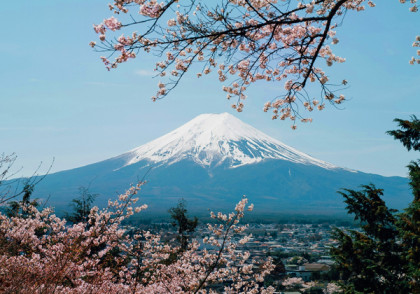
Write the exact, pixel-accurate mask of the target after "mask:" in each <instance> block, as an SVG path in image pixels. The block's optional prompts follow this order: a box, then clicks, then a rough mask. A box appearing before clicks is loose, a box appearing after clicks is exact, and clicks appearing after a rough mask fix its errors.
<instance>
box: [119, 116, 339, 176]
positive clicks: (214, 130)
mask: <svg viewBox="0 0 420 294" xmlns="http://www.w3.org/2000/svg"><path fill="white" fill-rule="evenodd" d="M119 158H124V160H125V161H126V163H125V165H124V166H128V165H132V164H134V163H136V162H139V161H143V160H147V161H150V162H153V163H155V164H156V163H157V164H159V165H160V164H168V165H170V164H173V163H175V162H179V161H181V160H184V159H190V160H193V161H194V162H196V163H197V164H200V165H201V166H204V167H206V166H207V167H209V166H218V165H220V164H222V163H228V166H229V167H230V168H235V167H239V166H243V165H247V164H253V163H258V162H261V161H263V160H264V159H281V160H286V161H290V162H295V163H302V164H307V165H316V166H319V167H322V168H326V169H336V168H338V167H336V166H334V165H332V164H330V163H327V162H324V161H321V160H318V159H315V158H313V157H311V156H309V155H307V154H304V153H302V152H300V151H298V150H296V149H294V148H291V147H289V146H287V145H285V144H283V143H282V142H280V141H278V140H276V139H274V138H271V137H270V136H268V135H266V134H264V133H262V132H260V131H259V130H257V129H255V128H254V127H252V126H250V125H248V124H246V123H244V122H242V121H241V120H239V119H238V118H236V117H234V116H233V115H231V114H228V113H222V114H202V115H199V116H197V117H196V118H194V119H192V120H191V121H189V122H187V123H186V124H184V125H182V126H181V127H179V128H177V129H175V130H174V131H172V132H170V133H168V134H166V135H164V136H162V137H159V138H157V139H155V140H153V141H151V142H149V143H147V144H144V145H142V146H140V147H137V148H135V149H133V150H131V151H129V152H127V153H125V154H123V155H121V156H119Z"/></svg>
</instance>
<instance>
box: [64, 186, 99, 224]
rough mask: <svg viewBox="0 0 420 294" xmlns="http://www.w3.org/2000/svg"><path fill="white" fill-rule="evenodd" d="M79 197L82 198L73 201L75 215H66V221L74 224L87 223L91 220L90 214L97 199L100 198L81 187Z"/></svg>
mask: <svg viewBox="0 0 420 294" xmlns="http://www.w3.org/2000/svg"><path fill="white" fill-rule="evenodd" d="M79 195H80V196H79V197H78V198H75V199H73V200H72V201H71V202H72V203H71V206H72V207H73V213H72V214H70V215H69V214H67V215H66V219H67V220H68V221H70V222H72V223H79V222H84V223H86V222H87V221H88V220H89V213H90V210H91V209H92V204H93V202H94V201H95V199H96V197H98V194H92V193H91V192H90V191H89V189H88V188H86V187H79Z"/></svg>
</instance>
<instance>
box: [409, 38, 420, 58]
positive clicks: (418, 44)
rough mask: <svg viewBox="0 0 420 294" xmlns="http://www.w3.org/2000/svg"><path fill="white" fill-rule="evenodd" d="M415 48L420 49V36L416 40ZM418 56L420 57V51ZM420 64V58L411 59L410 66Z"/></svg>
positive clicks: (419, 50)
mask: <svg viewBox="0 0 420 294" xmlns="http://www.w3.org/2000/svg"><path fill="white" fill-rule="evenodd" d="M413 47H420V36H417V37H416V40H415V41H414V43H413ZM417 56H420V49H418V50H417ZM415 63H417V64H420V57H417V58H416V57H411V59H410V64H415Z"/></svg>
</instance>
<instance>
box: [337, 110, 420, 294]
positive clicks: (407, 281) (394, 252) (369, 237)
mask: <svg viewBox="0 0 420 294" xmlns="http://www.w3.org/2000/svg"><path fill="white" fill-rule="evenodd" d="M395 121H396V122H397V123H398V124H399V127H400V129H399V130H395V131H389V132H388V134H390V135H391V136H393V137H394V138H395V139H396V140H400V141H401V142H402V143H403V145H404V146H405V147H406V148H407V149H408V150H409V151H410V150H414V151H419V150H420V121H419V120H418V119H417V117H415V116H412V117H411V120H401V119H395ZM419 164H420V161H417V162H414V161H413V162H411V163H410V164H409V165H408V169H409V178H410V186H411V189H412V192H413V196H414V197H413V201H412V203H411V204H410V206H409V207H408V208H407V209H405V210H404V212H402V213H399V214H397V213H396V211H395V210H392V209H389V208H388V207H387V206H386V204H385V202H384V201H383V200H382V198H381V197H382V195H383V191H382V190H381V189H377V188H376V187H375V186H374V185H372V184H371V185H365V186H362V190H361V191H354V190H349V189H345V190H344V191H343V192H340V194H341V195H342V196H343V197H344V198H345V203H346V204H347V207H346V209H347V211H348V212H349V213H351V214H354V218H355V220H359V221H360V230H348V231H343V230H339V229H335V230H334V231H333V234H334V236H335V238H336V239H337V240H338V245H337V246H335V247H334V248H332V249H331V254H332V256H333V257H334V259H335V261H336V262H337V269H338V271H339V272H340V274H341V279H342V283H341V285H342V287H343V289H344V291H345V293H378V294H379V293H381V294H382V293H390V294H398V293H404V294H405V293H420V285H419V278H420V270H419V264H420V202H419V200H420V166H419Z"/></svg>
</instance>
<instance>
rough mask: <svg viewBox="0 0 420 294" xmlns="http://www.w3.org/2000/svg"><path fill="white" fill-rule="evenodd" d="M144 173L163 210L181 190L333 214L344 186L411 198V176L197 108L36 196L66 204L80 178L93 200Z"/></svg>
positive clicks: (209, 201)
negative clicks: (300, 145) (365, 166)
mask: <svg viewBox="0 0 420 294" xmlns="http://www.w3.org/2000/svg"><path fill="white" fill-rule="evenodd" d="M142 178H144V179H145V180H146V181H147V182H148V183H147V184H146V185H145V186H143V189H142V191H141V194H140V195H141V200H142V201H143V202H145V203H147V204H148V205H149V211H150V212H153V213H166V211H167V209H168V208H169V207H172V206H174V205H176V203H177V201H178V199H180V198H184V199H186V200H187V202H188V207H189V209H190V210H192V211H195V212H200V211H201V212H205V211H207V210H208V209H217V210H225V209H231V208H232V207H234V204H235V203H236V202H237V201H238V200H239V199H240V198H241V197H242V195H246V196H247V197H248V198H249V199H250V201H252V202H253V203H254V204H255V206H256V210H255V211H256V213H257V214H258V213H260V214H266V213H274V214H276V213H306V214H331V213H339V212H342V211H343V208H344V203H343V199H342V196H340V195H339V194H338V193H337V191H338V190H340V189H341V188H350V189H357V188H358V187H359V186H360V185H361V184H369V183H374V184H375V185H376V186H377V187H380V188H383V189H384V190H385V195H386V196H385V200H386V201H387V204H388V205H390V206H391V207H393V208H398V209H400V208H402V207H405V206H406V205H407V204H408V203H409V201H410V191H409V187H408V180H407V179H406V178H402V177H383V176H380V175H374V174H367V173H363V172H359V171H355V170H349V169H344V168H340V167H337V166H335V165H333V164H330V163H327V162H325V161H322V160H319V159H315V158H313V157H311V156H309V155H307V154H305V153H302V152H300V151H298V150H296V149H294V148H292V147H289V146H287V145H285V144H284V143H282V142H280V141H278V140H276V139H274V138H271V137H270V136H268V135H266V134H264V133H262V132H261V131H259V130H257V129H255V128H254V127H252V126H250V125H248V124H246V123H244V122H242V121H241V120H239V119H237V118H236V117H234V116H232V115H230V114H228V113H222V114H202V115H199V116H197V117H196V118H194V119H193V120H191V121H189V122H187V123H186V124H184V125H182V126H181V127H179V128H177V129H175V130H174V131H172V132H170V133H168V134H166V135H163V136H162V137H159V138H157V139H155V140H153V141H151V142H149V143H147V144H144V145H142V146H140V147H137V148H135V149H132V150H131V151H128V152H126V153H124V154H122V155H119V156H116V157H113V158H110V159H108V160H105V161H101V162H98V163H94V164H90V165H87V166H83V167H79V168H76V169H72V170H66V171H62V172H57V173H54V174H50V175H48V176H46V178H45V179H44V180H43V181H42V182H41V183H39V184H38V186H37V187H36V193H35V197H39V198H46V195H50V198H49V202H50V203H51V204H52V205H53V206H55V207H56V208H57V211H58V212H59V211H60V209H61V210H63V209H65V208H66V207H67V206H68V204H69V202H70V201H71V199H73V198H75V197H77V196H78V195H77V191H78V188H79V187H80V186H85V187H87V186H89V190H90V191H91V192H92V193H99V194H100V195H101V196H100V197H99V198H97V199H98V204H99V205H101V204H102V205H103V204H105V203H106V201H107V200H108V198H113V197H115V195H117V193H118V192H120V193H121V192H123V191H125V189H126V188H128V187H129V186H130V184H133V183H136V182H137V181H138V180H140V179H142Z"/></svg>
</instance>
